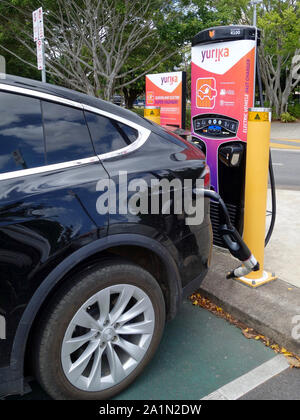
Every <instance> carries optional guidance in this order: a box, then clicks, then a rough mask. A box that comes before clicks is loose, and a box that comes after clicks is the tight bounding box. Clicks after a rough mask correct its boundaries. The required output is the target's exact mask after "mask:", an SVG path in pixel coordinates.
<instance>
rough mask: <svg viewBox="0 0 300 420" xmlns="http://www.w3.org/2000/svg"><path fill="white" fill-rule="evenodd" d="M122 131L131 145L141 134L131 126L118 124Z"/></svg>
mask: <svg viewBox="0 0 300 420" xmlns="http://www.w3.org/2000/svg"><path fill="white" fill-rule="evenodd" d="M117 124H118V126H119V127H120V129H121V130H122V131H123V132H124V133H125V135H126V136H127V138H128V140H129V141H130V143H133V142H134V141H136V139H137V138H138V135H139V132H138V131H137V130H136V129H135V128H133V127H130V126H129V125H126V124H123V123H120V122H118V123H117Z"/></svg>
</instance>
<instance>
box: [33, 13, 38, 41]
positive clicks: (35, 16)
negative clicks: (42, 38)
mask: <svg viewBox="0 0 300 420" xmlns="http://www.w3.org/2000/svg"><path fill="white" fill-rule="evenodd" d="M32 21H33V40H34V42H36V41H37V40H38V39H39V37H38V33H39V23H38V13H37V10H35V11H34V12H32Z"/></svg>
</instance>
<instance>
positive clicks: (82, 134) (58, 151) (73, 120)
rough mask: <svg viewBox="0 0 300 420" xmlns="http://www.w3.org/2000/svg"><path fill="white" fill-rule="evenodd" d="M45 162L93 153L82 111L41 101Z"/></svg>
mask: <svg viewBox="0 0 300 420" xmlns="http://www.w3.org/2000/svg"><path fill="white" fill-rule="evenodd" d="M42 109H43V119H44V129H45V140H46V153H47V163H48V164H54V163H61V162H68V161H72V160H78V159H84V158H88V157H91V156H94V155H95V152H94V149H93V145H92V142H91V138H90V134H89V131H88V128H87V125H86V121H85V118H84V114H83V111H82V110H80V109H76V108H71V107H69V106H65V105H59V104H56V103H51V102H46V101H42Z"/></svg>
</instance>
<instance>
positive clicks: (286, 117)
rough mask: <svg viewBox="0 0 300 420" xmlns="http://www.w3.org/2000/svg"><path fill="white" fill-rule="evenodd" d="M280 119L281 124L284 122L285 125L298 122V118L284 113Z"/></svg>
mask: <svg viewBox="0 0 300 420" xmlns="http://www.w3.org/2000/svg"><path fill="white" fill-rule="evenodd" d="M280 119H281V122H283V123H288V122H294V121H296V118H295V117H293V116H292V115H291V114H289V113H288V112H284V113H283V114H281V115H280Z"/></svg>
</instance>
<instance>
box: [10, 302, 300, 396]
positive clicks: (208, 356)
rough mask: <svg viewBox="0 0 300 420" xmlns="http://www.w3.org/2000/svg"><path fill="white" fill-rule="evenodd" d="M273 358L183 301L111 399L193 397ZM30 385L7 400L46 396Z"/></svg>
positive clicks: (269, 352)
mask: <svg viewBox="0 0 300 420" xmlns="http://www.w3.org/2000/svg"><path fill="white" fill-rule="evenodd" d="M276 357H278V356H277V355H276V354H275V353H274V352H273V350H271V349H269V348H267V347H265V346H264V345H263V344H262V343H261V342H258V341H255V340H248V339H246V338H245V337H244V336H243V334H242V333H241V330H239V329H238V328H236V327H234V326H232V325H230V324H228V323H227V322H226V321H225V320H223V319H222V318H218V317H216V316H215V315H213V314H212V313H210V312H208V311H207V310H205V309H203V308H200V307H197V306H193V305H192V303H191V302H190V301H185V302H184V304H183V305H182V308H181V311H180V313H179V314H178V316H177V317H176V319H175V320H173V321H172V322H170V323H168V325H167V326H166V329H165V333H164V337H163V340H162V342H161V345H160V347H159V350H158V352H157V353H156V355H155V357H154V359H153V360H152V362H151V363H150V365H149V366H148V367H147V369H146V370H145V371H144V372H143V374H142V375H141V376H140V377H139V378H138V379H137V380H136V381H135V382H134V383H133V384H132V385H131V386H130V387H129V388H128V389H127V390H126V391H124V392H123V393H121V394H119V395H118V396H117V397H116V398H115V399H116V400H128V401H129V400H158V399H160V400H199V399H202V398H204V397H206V396H208V395H209V394H211V393H213V392H214V391H216V390H218V389H220V388H222V387H224V386H225V385H226V384H228V383H231V382H232V381H235V380H237V379H238V378H240V377H243V375H245V374H247V373H249V372H251V371H252V370H253V369H255V368H259V367H260V366H261V365H263V366H265V365H267V364H268V362H269V361H271V360H274V361H276ZM275 364H276V363H275ZM298 373H299V372H298ZM256 377H257V380H259V375H256ZM298 377H299V376H298ZM246 378H247V376H246ZM246 381H247V379H246ZM31 386H32V389H33V391H32V392H31V393H29V394H27V395H24V396H23V397H20V396H15V397H10V398H13V399H26V400H40V399H49V397H48V396H47V395H46V394H45V393H44V392H43V391H42V390H41V389H40V387H39V386H38V385H37V384H36V383H32V384H31Z"/></svg>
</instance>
